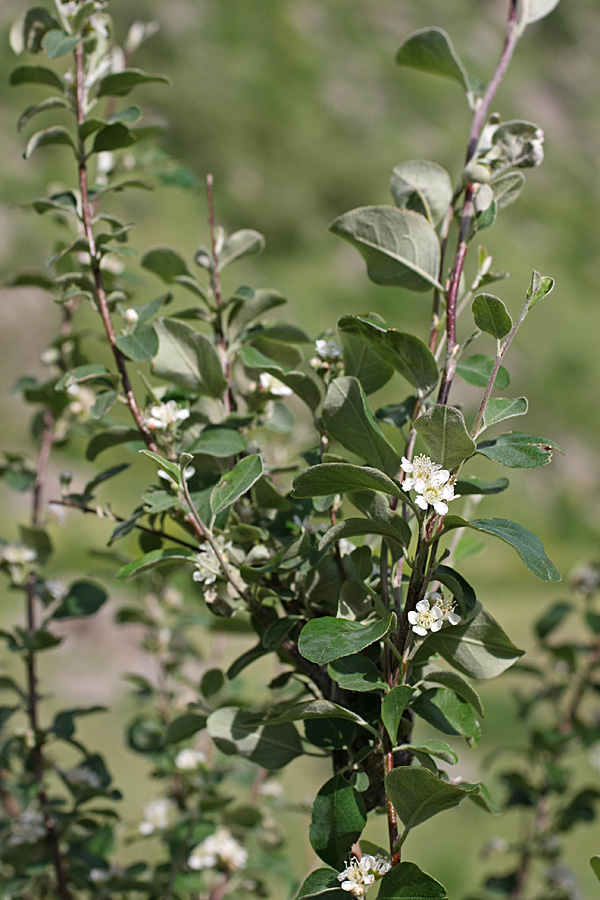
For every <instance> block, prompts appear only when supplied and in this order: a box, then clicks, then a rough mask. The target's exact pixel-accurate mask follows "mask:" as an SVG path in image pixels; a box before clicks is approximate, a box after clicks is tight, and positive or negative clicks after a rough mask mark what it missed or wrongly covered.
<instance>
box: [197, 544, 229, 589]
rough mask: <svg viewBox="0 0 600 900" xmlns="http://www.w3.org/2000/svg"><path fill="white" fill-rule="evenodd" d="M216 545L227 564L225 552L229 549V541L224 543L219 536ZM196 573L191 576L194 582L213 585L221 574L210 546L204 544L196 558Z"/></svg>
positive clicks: (219, 566) (215, 555)
mask: <svg viewBox="0 0 600 900" xmlns="http://www.w3.org/2000/svg"><path fill="white" fill-rule="evenodd" d="M216 540H217V545H218V547H219V550H220V551H221V555H222V556H223V558H224V559H225V562H227V561H228V560H227V550H228V549H229V548H230V547H231V541H228V542H227V543H225V541H224V540H223V538H222V537H221V536H220V535H219V536H218V537H217V539H216ZM195 565H196V571H195V572H194V574H193V575H192V578H193V580H194V581H200V582H203V583H204V584H213V583H214V582H215V581H216V580H217V578H218V576H219V575H220V574H221V563H220V562H219V560H218V559H217V554H216V553H215V551H214V550H213V548H212V547H211V545H210V544H206V545H205V546H204V547H203V548H202V550H201V551H200V552H199V554H198V556H197V557H196V562H195Z"/></svg>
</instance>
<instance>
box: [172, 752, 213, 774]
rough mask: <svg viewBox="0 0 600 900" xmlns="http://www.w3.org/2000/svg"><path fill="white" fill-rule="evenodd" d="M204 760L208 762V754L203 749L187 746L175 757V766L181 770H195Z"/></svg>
mask: <svg viewBox="0 0 600 900" xmlns="http://www.w3.org/2000/svg"><path fill="white" fill-rule="evenodd" d="M204 762H206V756H205V755H204V753H203V752H202V751H201V750H192V748H191V747H185V748H184V749H183V750H180V751H179V753H178V754H177V756H176V757H175V768H176V769H179V771H180V772H195V771H196V769H197V768H198V766H199V765H201V763H204Z"/></svg>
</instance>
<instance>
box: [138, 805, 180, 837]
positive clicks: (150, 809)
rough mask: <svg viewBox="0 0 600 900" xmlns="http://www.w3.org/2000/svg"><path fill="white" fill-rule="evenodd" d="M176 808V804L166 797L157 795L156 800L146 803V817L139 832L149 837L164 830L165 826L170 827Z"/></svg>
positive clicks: (139, 827) (140, 825)
mask: <svg viewBox="0 0 600 900" xmlns="http://www.w3.org/2000/svg"><path fill="white" fill-rule="evenodd" d="M174 809H175V804H174V803H173V801H172V800H168V799H167V798H166V797H157V798H156V800H151V801H150V802H149V803H146V805H145V807H144V819H143V821H142V822H140V824H139V826H138V831H139V833H140V834H143V835H144V837H147V836H148V835H150V834H154V832H155V831H163V830H164V829H165V828H168V827H169V822H170V820H171V813H172V812H173V810H174Z"/></svg>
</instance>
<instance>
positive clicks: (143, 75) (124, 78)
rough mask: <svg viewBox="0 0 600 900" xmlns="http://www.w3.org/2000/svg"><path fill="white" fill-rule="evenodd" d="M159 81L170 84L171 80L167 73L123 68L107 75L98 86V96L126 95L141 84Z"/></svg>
mask: <svg viewBox="0 0 600 900" xmlns="http://www.w3.org/2000/svg"><path fill="white" fill-rule="evenodd" d="M152 82H159V83H161V84H170V83H171V81H170V79H169V78H167V77H166V76H165V75H149V74H148V73H147V72H142V71H141V70H140V69H123V70H122V71H121V72H113V73H111V74H110V75H105V76H104V78H103V79H102V80H101V81H100V83H99V84H98V87H97V88H96V96H97V97H124V96H125V95H126V94H129V93H130V92H131V91H132V90H133V89H134V88H135V87H137V86H138V85H140V84H150V83H152Z"/></svg>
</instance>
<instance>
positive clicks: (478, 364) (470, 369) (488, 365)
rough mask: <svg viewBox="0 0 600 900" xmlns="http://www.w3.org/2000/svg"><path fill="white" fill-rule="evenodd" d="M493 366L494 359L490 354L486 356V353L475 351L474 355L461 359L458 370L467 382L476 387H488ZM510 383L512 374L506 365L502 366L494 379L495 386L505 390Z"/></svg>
mask: <svg viewBox="0 0 600 900" xmlns="http://www.w3.org/2000/svg"><path fill="white" fill-rule="evenodd" d="M493 367H494V360H493V359H492V358H491V357H490V356H486V355H485V354H484V353H474V354H473V356H468V357H467V358H466V359H461V360H460V362H459V363H458V364H457V366H456V372H457V374H458V375H460V377H461V378H463V379H464V380H465V381H466V382H467V384H472V385H474V386H475V387H487V384H488V381H489V380H490V375H491V374H492V369H493ZM509 384H510V375H509V374H508V371H507V370H506V369H505V368H504V366H500V367H499V368H498V372H497V373H496V378H495V379H494V387H495V388H497V389H498V390H499V391H503V390H504V389H505V388H507V387H508V386H509Z"/></svg>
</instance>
